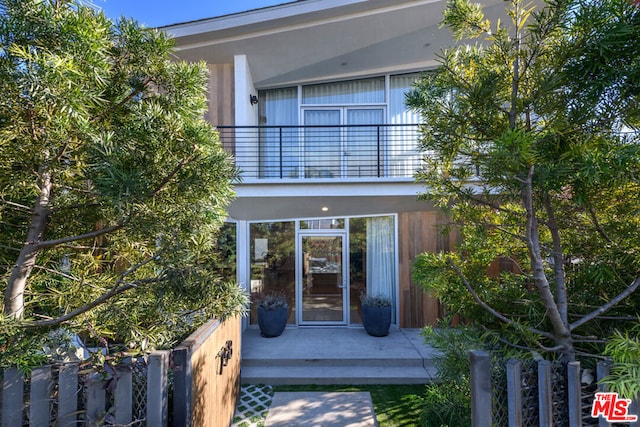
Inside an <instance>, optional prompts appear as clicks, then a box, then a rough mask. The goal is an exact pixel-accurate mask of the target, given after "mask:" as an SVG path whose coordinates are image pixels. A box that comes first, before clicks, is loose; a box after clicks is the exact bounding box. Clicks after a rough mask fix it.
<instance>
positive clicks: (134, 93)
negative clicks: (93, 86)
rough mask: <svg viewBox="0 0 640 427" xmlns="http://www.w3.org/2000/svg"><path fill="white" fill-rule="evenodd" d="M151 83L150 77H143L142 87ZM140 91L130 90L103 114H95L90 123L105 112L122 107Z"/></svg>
mask: <svg viewBox="0 0 640 427" xmlns="http://www.w3.org/2000/svg"><path fill="white" fill-rule="evenodd" d="M149 83H151V78H150V77H147V78H146V79H144V81H143V82H142V87H143V88H146V87H147V85H148V84H149ZM139 93H140V90H131V92H130V93H129V95H127V96H125V97H124V98H123V99H122V101H120V102H118V103H117V104H116V105H114V106H113V107H111V108H109V109H108V110H107V111H105V112H104V113H103V114H100V115H97V116H95V117H94V118H93V119H91V123H95V122H97V121H98V120H100V119H101V118H103V117H104V116H105V115H106V114H107V113H111V112H113V111H116V110H117V109H119V108H120V107H122V106H123V105H125V104H126V103H127V102H129V101H131V100H132V99H133V98H135V97H136V95H138V94H139Z"/></svg>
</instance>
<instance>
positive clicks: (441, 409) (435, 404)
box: [420, 324, 485, 427]
mask: <svg viewBox="0 0 640 427" xmlns="http://www.w3.org/2000/svg"><path fill="white" fill-rule="evenodd" d="M442 326H443V327H440V328H433V327H427V328H425V329H424V330H423V332H422V335H423V336H424V337H425V339H426V341H427V343H428V344H430V345H431V346H433V348H435V349H436V350H437V351H438V352H437V353H435V354H434V356H433V363H434V366H435V367H436V369H437V377H438V380H437V382H435V383H433V384H429V385H427V389H426V392H425V394H424V395H423V396H421V397H420V403H421V407H422V420H423V422H424V425H427V426H438V427H439V426H450V427H455V426H459V427H467V426H470V425H471V383H470V381H471V378H470V372H471V365H470V359H469V351H471V350H481V349H483V348H485V344H484V343H483V341H482V338H481V337H480V336H479V335H478V333H477V332H476V331H475V330H473V329H470V328H464V327H461V328H457V329H450V328H448V327H446V325H444V324H443V325H442Z"/></svg>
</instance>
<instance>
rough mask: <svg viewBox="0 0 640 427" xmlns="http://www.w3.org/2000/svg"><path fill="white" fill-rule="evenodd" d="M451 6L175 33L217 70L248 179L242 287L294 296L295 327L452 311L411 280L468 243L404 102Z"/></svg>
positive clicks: (237, 223)
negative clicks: (381, 307) (457, 232)
mask: <svg viewBox="0 0 640 427" xmlns="http://www.w3.org/2000/svg"><path fill="white" fill-rule="evenodd" d="M485 4H486V5H487V6H489V13H492V12H493V13H495V14H499V12H500V11H502V10H503V9H504V5H503V2H501V1H497V0H488V1H487V2H485ZM444 6H445V1H444V0H300V1H295V2H290V3H285V4H281V5H278V6H273V7H267V8H263V9H256V10H251V11H247V12H243V13H238V14H233V15H227V16H221V17H215V18H210V19H204V20H198V21H193V22H187V23H181V24H176V25H171V26H168V27H165V28H163V29H164V30H165V31H167V32H168V33H170V34H171V35H173V36H174V38H175V39H176V42H177V55H178V56H179V57H180V58H182V59H185V60H189V61H198V60H203V61H205V62H206V63H207V64H209V69H210V81H209V89H210V96H209V102H210V106H209V107H210V108H209V111H208V113H207V114H208V115H207V118H208V120H209V121H210V122H211V123H212V124H213V125H215V126H216V127H217V128H218V130H219V132H220V137H221V140H222V142H223V144H224V146H225V147H226V148H227V149H228V150H229V151H230V152H232V153H233V155H234V157H235V161H236V164H237V166H238V168H239V169H240V170H241V171H242V173H241V176H242V182H240V183H239V184H238V185H237V186H236V192H237V199H236V200H235V201H234V202H233V204H232V205H231V206H230V208H229V216H230V219H229V221H230V223H231V224H233V227H235V235H236V245H237V246H236V247H237V252H236V256H237V275H238V280H239V282H240V283H241V284H242V285H243V286H246V288H247V290H248V291H250V292H251V294H252V295H253V296H259V295H260V294H263V293H265V292H272V291H277V292H281V293H284V294H286V295H287V298H288V301H289V307H290V308H291V313H290V315H289V324H290V325H297V326H300V327H302V326H309V327H311V326H318V325H322V326H326V325H332V326H344V327H350V326H358V325H359V324H360V302H359V296H360V295H361V294H363V293H368V294H382V295H386V296H388V297H390V298H391V299H392V301H393V311H394V323H395V324H396V325H398V326H400V327H421V326H424V325H426V324H434V323H435V322H436V321H437V319H438V317H439V316H441V315H442V313H441V307H440V305H439V304H438V301H437V300H436V299H434V298H431V297H429V296H428V295H425V294H424V293H423V291H422V290H421V289H420V288H419V287H417V286H416V285H415V284H414V283H413V282H412V280H411V263H412V260H413V259H414V258H415V256H416V255H417V254H419V253H421V252H424V251H440V250H447V249H449V248H450V247H451V246H452V244H453V237H449V236H445V235H443V234H442V233H441V232H440V230H439V227H438V225H439V224H442V223H443V222H444V218H443V216H442V214H441V213H439V212H438V211H437V210H436V209H435V208H434V207H433V206H432V205H431V204H430V203H428V202H425V201H420V200H418V198H417V195H418V194H419V193H420V192H423V191H424V188H423V187H421V186H420V185H418V184H416V183H415V182H414V178H413V176H414V173H415V171H416V170H417V169H418V168H419V167H420V163H421V155H423V154H421V153H419V152H418V150H417V142H418V138H419V132H418V123H419V122H420V118H419V117H417V116H416V115H415V114H414V113H412V112H411V111H408V110H407V108H406V107H405V105H404V94H405V93H406V92H407V91H408V90H409V89H410V87H411V85H412V83H413V82H414V81H415V79H416V78H418V76H419V75H420V73H421V72H424V71H426V70H429V69H430V68H433V67H435V66H436V65H437V63H436V55H437V54H438V53H439V52H440V50H441V48H442V47H443V46H447V45H451V44H453V40H452V38H451V36H450V34H449V33H448V31H447V30H445V29H441V28H439V23H440V21H441V19H442V12H443V9H444ZM256 322H257V320H256V316H255V312H254V313H252V316H251V317H250V318H249V320H248V324H249V325H252V324H256Z"/></svg>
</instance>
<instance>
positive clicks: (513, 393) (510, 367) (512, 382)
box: [507, 359, 522, 427]
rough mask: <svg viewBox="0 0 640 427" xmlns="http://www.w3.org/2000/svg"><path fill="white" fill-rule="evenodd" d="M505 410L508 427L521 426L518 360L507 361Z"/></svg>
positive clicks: (520, 387)
mask: <svg viewBox="0 0 640 427" xmlns="http://www.w3.org/2000/svg"><path fill="white" fill-rule="evenodd" d="M507 404H508V405H507V408H508V413H509V427H521V426H522V364H521V363H520V361H519V360H515V359H509V360H508V361H507Z"/></svg>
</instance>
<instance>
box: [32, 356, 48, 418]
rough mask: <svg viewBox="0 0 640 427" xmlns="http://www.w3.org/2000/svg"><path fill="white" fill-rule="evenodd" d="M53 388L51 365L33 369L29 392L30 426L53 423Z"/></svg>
mask: <svg viewBox="0 0 640 427" xmlns="http://www.w3.org/2000/svg"><path fill="white" fill-rule="evenodd" d="M52 389H53V381H52V377H51V366H43V367H40V368H34V369H33V370H32V371H31V391H30V392H29V418H30V420H29V421H30V422H29V426H30V427H40V426H42V427H48V426H49V425H50V424H51V420H50V416H51V390H52Z"/></svg>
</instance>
